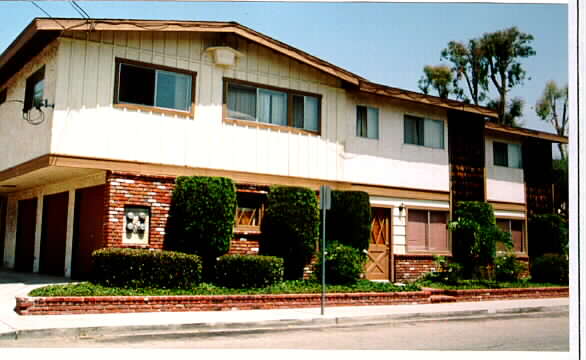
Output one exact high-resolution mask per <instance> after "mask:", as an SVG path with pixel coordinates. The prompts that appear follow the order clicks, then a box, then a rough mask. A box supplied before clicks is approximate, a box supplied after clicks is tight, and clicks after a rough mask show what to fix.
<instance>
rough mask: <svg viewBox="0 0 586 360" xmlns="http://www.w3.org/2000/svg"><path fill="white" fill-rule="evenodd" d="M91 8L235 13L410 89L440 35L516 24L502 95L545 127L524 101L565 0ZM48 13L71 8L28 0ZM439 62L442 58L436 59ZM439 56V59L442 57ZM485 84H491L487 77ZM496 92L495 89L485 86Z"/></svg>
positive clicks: (16, 21) (564, 28)
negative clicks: (519, 52)
mask: <svg viewBox="0 0 586 360" xmlns="http://www.w3.org/2000/svg"><path fill="white" fill-rule="evenodd" d="M77 3H78V4H79V5H80V6H81V7H83V9H85V11H86V12H87V13H89V15H90V16H91V17H94V18H122V19H163V20H202V21H205V20H216V21H236V22H238V23H240V24H242V25H245V26H247V27H250V28H252V29H254V30H256V31H259V32H261V33H264V34H265V35H268V36H271V37H273V38H275V39H277V40H279V41H282V42H285V43H287V44H289V45H291V46H294V47H297V48H299V49H301V50H303V51H305V52H308V53H310V54H312V55H314V56H317V57H319V58H321V59H323V60H326V61H328V62H331V63H333V64H335V65H337V66H340V67H342V68H344V69H346V70H348V71H351V72H353V73H355V74H357V75H360V76H362V77H364V78H367V79H368V80H370V81H373V82H376V83H380V84H384V85H388V86H392V87H398V88H402V89H406V90H411V91H417V92H420V90H419V89H418V86H417V82H418V80H419V79H420V78H421V76H422V74H423V67H424V66H425V65H428V64H429V65H437V64H440V63H442V62H441V61H440V60H441V59H440V53H441V50H442V49H443V48H445V47H446V46H447V44H448V42H449V41H451V40H457V41H463V42H466V41H468V40H469V39H472V38H476V37H480V36H482V34H484V33H486V32H493V31H497V30H502V29H506V28H509V27H512V26H517V27H518V28H519V30H520V31H522V32H525V33H529V34H531V35H533V36H534V41H533V43H532V46H533V48H534V50H535V51H536V55H535V56H532V57H530V58H526V59H522V60H521V64H522V66H523V68H524V69H525V70H526V72H527V78H526V80H525V82H524V83H523V84H522V85H520V86H518V87H516V88H514V89H513V90H512V91H511V95H510V96H511V97H521V98H523V99H524V101H525V106H524V109H523V118H522V123H523V126H524V127H526V128H530V129H535V130H541V131H547V132H555V131H554V128H553V127H552V126H551V125H549V124H547V123H546V122H544V121H542V120H541V119H539V117H538V116H537V115H536V114H535V110H534V105H535V103H536V101H537V100H538V98H539V97H540V96H541V94H542V92H543V88H544V87H545V83H546V82H547V81H549V80H555V81H556V82H557V83H558V85H566V84H567V82H568V22H567V21H568V6H567V5H565V4H486V3H485V4H477V3H476V4H473V3H469V4H462V3H450V4H446V3H444V4H438V3H372V2H370V3H347V2H346V3H336V2H333V3H332V2H327V3H323V2H322V3H311V2H310V3H307V2H288V3H271V2H213V3H211V2H153V1H150V2H138V1H130V2H124V1H120V2H112V1H109V2H107V1H106V2H104V1H78V2H77ZM36 4H37V5H39V6H40V7H41V8H42V9H44V10H45V11H46V12H48V13H49V14H50V15H51V16H52V17H79V14H78V13H77V12H76V11H75V10H74V8H73V7H72V6H71V4H70V3H69V2H68V1H36ZM35 17H46V15H45V14H44V13H43V12H42V11H41V10H40V9H38V8H37V7H35V6H34V5H33V4H32V3H31V2H29V1H1V2H0V52H3V51H4V50H5V49H6V47H8V46H9V45H10V43H11V42H12V41H13V40H14V39H15V38H16V37H17V36H18V34H19V33H20V32H21V31H22V30H23V29H24V28H25V27H26V26H27V25H28V24H29V23H30V22H31V21H32V20H33V19H34V18H35ZM444 63H445V62H444ZM445 64H447V63H445ZM493 89H494V87H493ZM492 97H495V98H496V92H494V90H493V91H492Z"/></svg>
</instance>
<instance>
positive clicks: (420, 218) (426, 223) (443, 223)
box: [407, 209, 449, 252]
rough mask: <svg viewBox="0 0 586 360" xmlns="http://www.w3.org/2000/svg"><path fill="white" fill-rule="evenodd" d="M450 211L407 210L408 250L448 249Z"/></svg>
mask: <svg viewBox="0 0 586 360" xmlns="http://www.w3.org/2000/svg"><path fill="white" fill-rule="evenodd" d="M447 223H448V213H447V212H446V211H431V210H415V209H408V212H407V250H408V251H410V252H417V251H433V252H446V251H448V250H449V249H448V229H447Z"/></svg>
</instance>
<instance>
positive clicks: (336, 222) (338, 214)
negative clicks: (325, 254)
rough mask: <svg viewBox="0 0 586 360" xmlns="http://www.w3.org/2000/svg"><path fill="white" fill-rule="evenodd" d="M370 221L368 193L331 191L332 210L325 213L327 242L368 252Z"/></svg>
mask: <svg viewBox="0 0 586 360" xmlns="http://www.w3.org/2000/svg"><path fill="white" fill-rule="evenodd" d="M371 221H372V220H371V213H370V198H369V196H368V193H366V192H364V191H332V208H331V209H330V210H328V211H327V212H326V237H327V240H328V242H332V241H337V242H339V243H341V244H344V245H348V246H351V247H353V248H355V249H358V250H359V251H362V250H368V244H369V241H370V225H371ZM320 229H321V227H320Z"/></svg>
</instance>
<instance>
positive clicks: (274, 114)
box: [225, 81, 321, 132]
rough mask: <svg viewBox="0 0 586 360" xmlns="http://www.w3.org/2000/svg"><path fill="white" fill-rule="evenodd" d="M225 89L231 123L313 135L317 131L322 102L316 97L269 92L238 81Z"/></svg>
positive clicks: (283, 91)
mask: <svg viewBox="0 0 586 360" xmlns="http://www.w3.org/2000/svg"><path fill="white" fill-rule="evenodd" d="M225 89H226V95H225V98H226V100H225V103H226V105H227V108H228V114H227V115H228V118H230V119H233V120H246V121H256V122H259V123H265V124H273V125H280V126H289V127H294V128H297V129H303V130H308V131H313V132H318V131H319V129H320V106H321V104H320V102H321V98H320V97H319V96H317V95H310V94H301V93H298V92H293V91H290V90H283V89H269V88H266V87H260V86H256V85H253V84H250V83H245V82H240V81H238V82H237V81H228V82H227V85H226V87H225Z"/></svg>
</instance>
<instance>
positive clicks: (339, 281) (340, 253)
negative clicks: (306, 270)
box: [314, 242, 366, 285]
mask: <svg viewBox="0 0 586 360" xmlns="http://www.w3.org/2000/svg"><path fill="white" fill-rule="evenodd" d="M365 262H366V256H365V255H364V253H362V252H360V251H358V250H357V249H354V248H353V247H350V246H347V245H343V244H340V243H335V242H334V243H332V244H330V245H329V246H328V247H327V250H326V283H328V284H332V285H348V284H354V283H356V282H357V281H358V280H360V276H361V274H362V273H363V272H364V264H365ZM314 274H315V277H316V279H317V280H321V278H322V255H321V254H320V255H319V258H318V262H317V264H316V265H315V271H314Z"/></svg>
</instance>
